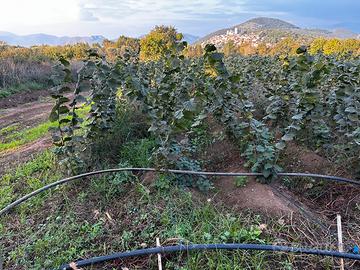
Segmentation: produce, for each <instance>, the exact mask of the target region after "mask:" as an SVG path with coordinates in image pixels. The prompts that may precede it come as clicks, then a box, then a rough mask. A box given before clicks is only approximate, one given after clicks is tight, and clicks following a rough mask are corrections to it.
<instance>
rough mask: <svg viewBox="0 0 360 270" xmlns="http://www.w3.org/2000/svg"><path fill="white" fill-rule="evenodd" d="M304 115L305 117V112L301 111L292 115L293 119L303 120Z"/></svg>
mask: <svg viewBox="0 0 360 270" xmlns="http://www.w3.org/2000/svg"><path fill="white" fill-rule="evenodd" d="M303 117H304V114H302V113H299V114H296V115H294V116H293V117H291V119H293V120H301V119H302V118H303Z"/></svg>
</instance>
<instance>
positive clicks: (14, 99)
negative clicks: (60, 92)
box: [0, 90, 49, 109]
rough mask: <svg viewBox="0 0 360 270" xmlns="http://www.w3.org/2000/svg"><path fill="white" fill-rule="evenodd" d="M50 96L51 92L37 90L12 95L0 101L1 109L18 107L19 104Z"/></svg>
mask: <svg viewBox="0 0 360 270" xmlns="http://www.w3.org/2000/svg"><path fill="white" fill-rule="evenodd" d="M48 95H49V90H36V91H29V92H21V93H16V94H14V95H11V96H10V97H6V98H2V99H0V109H7V108H12V107H16V106H18V105H19V104H25V103H29V102H33V101H36V100H38V99H39V98H40V97H46V96H48Z"/></svg>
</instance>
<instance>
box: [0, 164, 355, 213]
mask: <svg viewBox="0 0 360 270" xmlns="http://www.w3.org/2000/svg"><path fill="white" fill-rule="evenodd" d="M123 171H132V172H136V171H142V172H144V171H148V172H149V171H151V172H164V173H175V174H189V175H206V176H262V175H263V174H262V173H246V172H237V173H228V172H201V171H186V170H170V169H169V170H168V169H154V168H116V169H108V170H101V171H94V172H88V173H83V174H79V175H75V176H72V177H68V178H65V179H62V180H59V181H57V182H54V183H51V184H49V185H46V186H44V187H42V188H39V189H37V190H35V191H33V192H31V193H29V194H27V195H25V196H23V197H21V198H20V199H18V200H16V201H14V202H12V203H11V204H9V205H8V206H6V207H5V208H3V209H1V211H0V216H1V215H3V214H5V213H7V212H8V211H9V210H11V209H12V208H14V207H15V206H17V205H19V204H21V203H23V202H25V201H26V200H28V199H30V198H31V197H34V196H35V195H37V194H39V193H41V192H44V191H46V190H48V189H50V188H53V187H56V186H59V185H61V184H65V183H67V182H70V181H73V180H76V179H79V178H83V177H86V176H92V175H98V174H104V173H112V172H123ZM277 175H278V176H298V177H299V176H300V177H313V178H319V179H326V180H330V181H336V182H342V183H349V184H353V185H358V186H360V181H355V180H351V179H347V178H343V177H338V176H329V175H321V174H312V173H278V174H277Z"/></svg>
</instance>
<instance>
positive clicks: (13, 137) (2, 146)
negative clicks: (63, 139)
mask: <svg viewBox="0 0 360 270" xmlns="http://www.w3.org/2000/svg"><path fill="white" fill-rule="evenodd" d="M88 109H89V108H88V107H84V108H81V109H79V110H78V114H79V116H80V117H85V115H86V113H87V112H88ZM55 126H57V123H56V122H50V121H46V122H44V123H41V124H39V125H37V126H35V127H32V128H28V129H23V130H20V131H16V129H14V128H13V127H12V126H9V127H6V128H3V129H2V130H1V131H0V134H1V133H3V134H7V136H4V138H3V139H2V140H1V141H0V153H1V152H4V151H7V150H14V149H16V148H18V147H20V146H22V145H24V144H27V143H30V142H33V141H35V140H37V139H39V138H41V137H44V136H45V135H46V134H47V133H48V130H49V128H50V127H55ZM9 129H10V130H9Z"/></svg>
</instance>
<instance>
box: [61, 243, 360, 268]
mask: <svg viewBox="0 0 360 270" xmlns="http://www.w3.org/2000/svg"><path fill="white" fill-rule="evenodd" d="M207 249H215V250H217V249H227V250H264V251H277V252H291V253H300V254H310V255H317V256H329V257H337V258H344V259H350V260H359V261H360V255H359V254H352V253H344V252H338V251H331V250H321V249H310V248H300V247H289V246H273V245H259V244H193V245H177V246H164V247H156V248H146V249H138V250H134V251H127V252H118V253H114V254H111V255H105V256H99V257H93V258H90V259H85V260H80V261H77V262H76V266H77V267H84V266H90V265H94V264H98V263H103V262H107V261H112V260H116V259H124V258H129V257H137V256H143V255H150V254H157V253H171V252H179V251H190V250H207ZM60 269H62V270H65V269H66V270H67V269H69V270H71V269H72V268H71V267H70V265H69V264H66V265H63V266H61V267H60Z"/></svg>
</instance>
